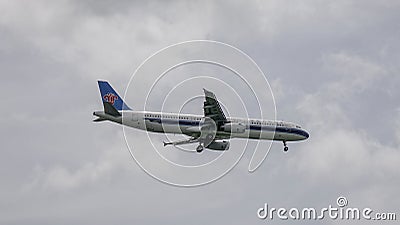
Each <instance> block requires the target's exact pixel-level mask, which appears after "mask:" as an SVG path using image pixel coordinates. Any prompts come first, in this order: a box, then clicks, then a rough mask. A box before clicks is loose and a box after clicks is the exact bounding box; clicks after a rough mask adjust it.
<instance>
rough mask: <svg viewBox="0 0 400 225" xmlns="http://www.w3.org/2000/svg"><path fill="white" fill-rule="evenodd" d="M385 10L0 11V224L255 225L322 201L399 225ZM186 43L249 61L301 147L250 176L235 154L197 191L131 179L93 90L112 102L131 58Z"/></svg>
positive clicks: (134, 170) (398, 131)
mask: <svg viewBox="0 0 400 225" xmlns="http://www.w3.org/2000/svg"><path fill="white" fill-rule="evenodd" d="M399 11H400V2H399V1H395V0H393V1H391V0H385V1H361V0H360V1H355V0H343V1H342V0H337V1H319V0H310V1H301V2H300V1H281V0H279V1H275V0H274V1H251V2H250V1H240V2H239V1H238V2H234V1H232V2H231V3H229V4H227V3H222V2H211V1H210V2H200V1H199V2H197V1H193V2H186V1H159V2H158V1H151V2H147V3H144V2H139V1H137V2H134V1H118V2H114V1H22V0H21V1H4V0H2V1H0V32H1V35H0V59H1V60H0V65H1V67H0V68H1V78H2V79H1V82H0V93H1V94H2V96H3V97H2V104H1V106H0V107H1V112H2V116H1V118H0V140H1V153H2V157H0V168H1V169H0V200H1V201H0V224H83V223H84V224H116V223H118V224H132V223H135V224H139V223H143V224H160V223H163V224H215V223H219V224H221V223H222V224H265V223H268V222H269V223H270V221H262V220H259V219H258V218H257V216H256V211H257V209H258V208H259V207H262V206H263V205H264V203H268V204H269V205H271V206H273V207H286V208H291V207H299V208H301V207H316V208H322V207H327V206H328V205H329V204H332V205H334V204H335V201H336V198H337V197H338V196H346V197H347V199H348V200H349V205H350V206H353V207H360V208H364V207H370V208H372V209H373V210H374V211H381V212H396V213H397V216H399V215H400V214H399V213H400V212H399V208H400V198H399V196H398V189H399V187H400V173H399V168H400V149H399V144H400V128H399V127H400V105H399V101H398V100H399V99H400V90H399V88H398V87H399V86H400V76H399V75H398V74H399V72H400V67H399V65H398V62H399V61H400V23H399V21H400V14H399V13H398V12H399ZM192 39H211V40H217V41H221V42H226V43H228V44H231V45H233V46H235V47H237V48H239V49H241V50H243V51H244V52H246V53H247V54H248V55H249V56H251V57H252V58H253V59H254V60H255V62H256V63H257V64H258V65H259V66H260V67H261V69H262V70H263V71H264V73H265V74H266V77H267V79H268V80H269V82H270V84H271V86H272V89H273V92H274V95H275V100H276V107H277V117H278V118H279V119H285V120H289V121H295V122H297V123H299V124H302V126H303V127H304V128H306V129H307V130H308V131H309V132H310V134H311V137H310V138H309V140H307V141H305V142H301V143H291V144H290V151H289V152H288V153H284V152H283V151H282V143H274V144H273V145H272V149H271V151H270V154H269V155H268V157H267V159H266V161H265V162H264V163H263V164H262V166H261V167H260V168H259V169H258V170H257V171H256V172H254V173H251V174H250V173H248V171H247V166H248V163H249V159H250V158H251V154H252V152H246V153H245V155H244V160H241V161H240V162H239V164H238V165H237V167H235V168H234V169H233V170H232V171H231V172H230V173H228V175H227V176H225V177H223V178H222V179H220V180H218V181H217V182H214V183H212V184H209V185H205V186H201V187H197V188H179V187H173V186H169V185H166V184H162V183H160V182H158V181H157V180H155V179H153V178H151V177H150V176H148V175H147V174H146V173H144V172H143V171H142V170H141V169H140V167H139V166H138V165H137V164H136V163H135V162H134V161H133V160H132V158H131V156H130V154H129V151H128V149H127V147H126V145H125V142H124V137H123V132H122V129H121V127H119V126H117V125H115V124H111V123H92V119H93V116H92V111H93V110H99V109H101V102H100V97H99V92H98V89H97V84H96V80H97V79H106V80H109V81H110V82H111V83H112V84H113V86H114V87H115V88H116V89H117V90H120V92H121V93H123V90H125V87H126V84H127V83H128V81H129V79H130V76H131V75H132V73H133V72H134V71H135V69H136V68H137V67H138V66H139V65H140V64H141V63H142V62H143V60H145V59H146V58H147V57H149V56H150V55H151V54H153V53H154V52H156V51H157V50H159V49H161V48H164V47H166V46H168V45H171V44H175V43H178V42H181V41H187V40H192ZM199 88H200V90H201V87H199ZM132 93H133V92H132ZM128 104H129V105H134V103H130V102H128ZM200 112H201V111H199V113H200ZM135 132H137V134H141V132H140V131H131V132H130V133H133V134H135ZM139 136H140V135H138V137H139ZM154 137H156V139H157V137H159V136H154ZM158 139H159V141H160V142H159V144H160V145H161V140H162V137H159V138H158ZM137 141H138V142H141V139H139V138H138V139H137ZM235 143H238V144H240V141H237V140H235ZM234 149H235V148H233V149H232V150H234ZM204 154H213V153H203V155H204ZM283 222H285V223H287V222H290V223H300V224H302V223H303V224H304V223H307V222H308V221H278V220H276V221H273V223H274V224H275V223H278V224H279V223H283ZM321 222H322V223H323V224H342V223H345V222H346V221H340V220H339V221H333V220H328V219H327V220H324V221H317V223H318V224H320V223H321ZM353 222H354V221H353ZM356 222H358V221H356ZM361 222H362V221H361ZM361 222H358V223H361ZM372 222H373V221H371V223H372ZM317 223H316V224H317ZM381 223H382V222H379V224H381ZM383 223H384V224H394V222H389V221H386V222H383ZM377 224H378V223H377Z"/></svg>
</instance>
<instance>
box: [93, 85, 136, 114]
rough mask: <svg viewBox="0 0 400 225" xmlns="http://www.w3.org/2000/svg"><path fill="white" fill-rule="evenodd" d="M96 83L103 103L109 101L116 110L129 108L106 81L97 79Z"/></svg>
mask: <svg viewBox="0 0 400 225" xmlns="http://www.w3.org/2000/svg"><path fill="white" fill-rule="evenodd" d="M98 83H99V89H100V94H101V99H102V100H103V103H104V102H108V103H110V104H111V105H112V106H114V108H115V109H116V110H131V108H129V106H127V105H126V104H125V102H124V100H122V98H121V97H120V96H119V95H118V93H117V92H116V91H115V90H114V89H113V88H112V87H111V85H110V84H109V83H108V82H107V81H100V80H99V81H98Z"/></svg>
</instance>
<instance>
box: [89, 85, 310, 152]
mask: <svg viewBox="0 0 400 225" xmlns="http://www.w3.org/2000/svg"><path fill="white" fill-rule="evenodd" d="M98 85H99V89H100V94H101V98H102V101H103V108H104V110H103V111H95V112H93V115H94V116H97V118H96V119H94V120H93V121H94V122H100V121H111V122H115V123H118V124H121V125H125V126H128V127H133V128H136V129H140V130H145V131H149V132H156V133H174V134H184V135H186V136H188V137H189V138H187V139H185V140H180V141H173V142H164V147H165V146H168V145H172V146H177V145H184V144H192V143H198V146H197V148H196V152H198V153H200V152H202V151H203V149H204V148H207V149H210V150H217V151H225V150H228V149H229V146H230V142H229V139H232V138H249V139H259V140H263V139H264V140H274V141H282V142H283V147H284V148H283V150H284V151H285V152H286V151H288V150H289V147H288V146H287V142H288V141H301V140H305V139H307V138H308V137H309V134H308V132H307V131H306V130H304V129H302V127H301V126H300V125H298V124H295V123H291V122H285V121H278V120H261V119H247V118H234V117H226V116H225V114H224V112H223V110H222V108H221V106H220V104H219V102H218V100H217V98H216V96H215V94H214V93H213V92H211V91H208V90H206V89H204V88H203V91H204V97H205V101H204V105H203V115H192V114H180V113H179V114H178V113H164V112H148V111H134V110H132V109H131V108H130V107H129V106H128V105H127V104H125V102H124V101H123V99H122V98H121V97H120V95H118V93H117V92H116V91H115V90H114V89H113V88H112V87H111V85H110V84H109V83H108V82H107V81H101V80H99V81H98Z"/></svg>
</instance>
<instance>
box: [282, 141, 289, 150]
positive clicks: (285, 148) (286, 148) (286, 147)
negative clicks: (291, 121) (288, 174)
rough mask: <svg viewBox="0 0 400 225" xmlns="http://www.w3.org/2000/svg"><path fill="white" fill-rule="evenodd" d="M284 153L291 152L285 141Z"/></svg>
mask: <svg viewBox="0 0 400 225" xmlns="http://www.w3.org/2000/svg"><path fill="white" fill-rule="evenodd" d="M283 146H284V147H283V151H285V152H287V151H288V150H289V147H288V146H287V145H286V141H283Z"/></svg>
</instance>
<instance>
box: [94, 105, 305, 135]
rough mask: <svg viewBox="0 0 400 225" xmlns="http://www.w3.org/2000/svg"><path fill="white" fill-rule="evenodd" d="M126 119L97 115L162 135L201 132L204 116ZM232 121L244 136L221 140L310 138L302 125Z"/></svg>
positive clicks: (133, 115) (128, 115) (128, 114)
mask: <svg viewBox="0 0 400 225" xmlns="http://www.w3.org/2000/svg"><path fill="white" fill-rule="evenodd" d="M119 112H120V113H121V114H122V117H113V116H110V115H108V114H105V113H104V112H103V111H96V112H94V115H96V116H98V117H100V118H103V119H105V120H110V121H113V122H116V123H120V124H122V125H126V126H129V127H133V128H137V129H141V130H146V131H150V132H159V133H176V134H187V135H189V134H191V133H195V132H199V130H200V127H201V126H200V125H201V124H202V122H203V121H204V116H200V115H191V114H176V113H160V112H138V111H119ZM227 120H228V121H230V122H231V123H235V124H240V126H242V127H243V128H244V129H242V130H241V131H240V132H225V131H218V132H217V134H216V137H217V138H218V139H227V138H251V139H267V140H279V141H299V140H305V139H307V138H308V137H309V134H308V133H307V131H305V130H304V129H302V128H301V127H300V126H299V125H297V124H294V123H290V122H284V121H273V120H259V119H245V118H227Z"/></svg>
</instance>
